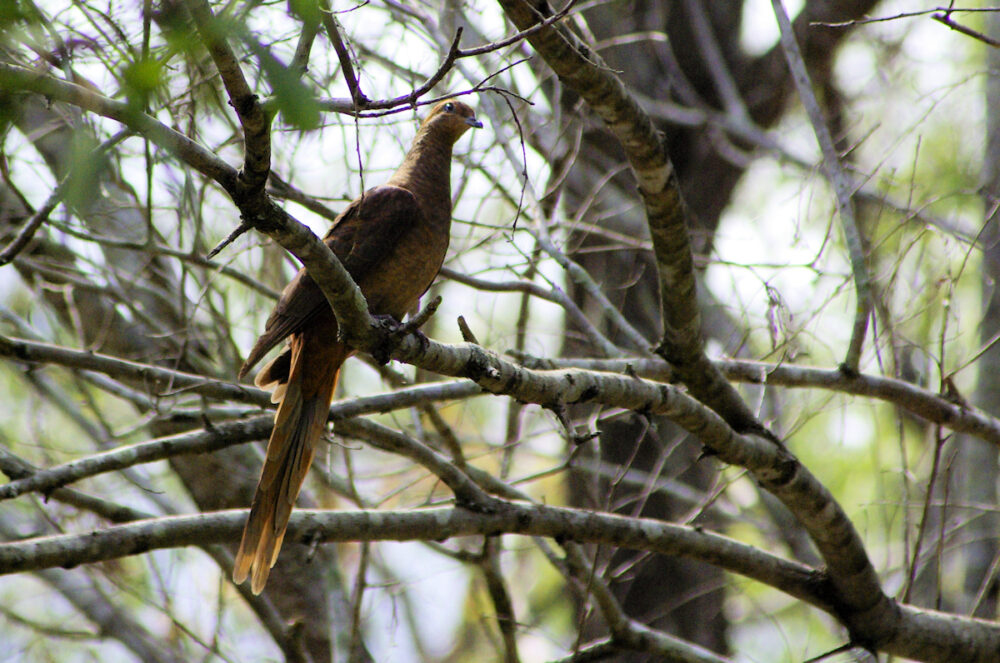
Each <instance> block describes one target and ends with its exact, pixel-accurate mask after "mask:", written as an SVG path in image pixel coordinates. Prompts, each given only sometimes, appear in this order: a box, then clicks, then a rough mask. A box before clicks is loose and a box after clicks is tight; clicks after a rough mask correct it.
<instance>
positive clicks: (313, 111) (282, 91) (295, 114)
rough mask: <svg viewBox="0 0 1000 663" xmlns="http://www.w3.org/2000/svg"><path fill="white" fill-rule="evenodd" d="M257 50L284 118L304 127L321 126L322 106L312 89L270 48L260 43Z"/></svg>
mask: <svg viewBox="0 0 1000 663" xmlns="http://www.w3.org/2000/svg"><path fill="white" fill-rule="evenodd" d="M255 50H256V51H257V54H258V56H259V57H260V64H261V68H262V69H263V71H264V77H265V78H266V79H267V82H268V83H269V84H270V86H271V91H272V92H273V93H274V99H275V102H276V104H277V106H278V111H279V112H280V113H281V116H282V118H283V119H284V121H285V122H286V123H287V124H289V125H291V126H292V127H295V128H296V129H300V130H303V131H306V130H309V129H315V128H316V127H318V126H319V121H320V109H319V103H318V102H317V101H316V96H315V95H314V94H313V92H312V90H310V89H309V87H308V86H307V85H306V84H305V83H303V82H302V79H301V77H300V76H299V75H298V74H297V73H296V72H293V71H291V70H289V69H288V67H287V66H285V64H284V63H282V62H281V61H280V60H278V59H277V58H276V57H274V55H272V54H271V52H270V51H268V50H267V49H266V48H264V47H262V46H258V47H256V48H255Z"/></svg>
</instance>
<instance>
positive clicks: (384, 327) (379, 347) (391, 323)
mask: <svg viewBox="0 0 1000 663" xmlns="http://www.w3.org/2000/svg"><path fill="white" fill-rule="evenodd" d="M440 304H441V298H440V297H435V298H434V299H432V300H431V301H430V302H428V303H427V306H425V307H424V308H423V309H422V310H420V311H419V312H418V313H417V314H416V315H415V316H413V317H411V318H410V319H409V320H407V321H406V322H400V321H399V320H397V319H396V318H394V317H392V316H391V315H382V314H374V315H372V317H373V318H374V319H375V324H376V326H377V328H378V330H379V340H378V343H377V344H376V346H375V348H374V349H372V351H371V355H372V357H374V358H375V361H377V362H379V363H380V364H388V363H389V360H390V359H391V358H392V353H393V351H394V350H395V349H396V348H397V347H399V344H400V343H402V341H403V339H404V338H405V337H406V336H407V335H408V334H413V335H414V336H416V338H417V340H418V341H420V343H421V345H424V346H426V344H427V337H426V336H424V334H423V332H421V331H420V327H421V326H423V324H424V323H426V322H427V321H428V320H430V318H431V316H432V315H434V312H435V311H436V310H437V307H438V306H439V305H440Z"/></svg>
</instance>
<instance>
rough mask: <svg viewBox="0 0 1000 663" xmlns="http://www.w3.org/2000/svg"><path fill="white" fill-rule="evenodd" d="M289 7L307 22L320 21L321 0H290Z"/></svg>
mask: <svg viewBox="0 0 1000 663" xmlns="http://www.w3.org/2000/svg"><path fill="white" fill-rule="evenodd" d="M288 9H289V11H290V12H291V13H292V14H293V15H294V16H297V17H298V18H300V19H302V21H303V22H305V23H309V24H314V25H315V24H316V23H319V20H320V8H319V0H288Z"/></svg>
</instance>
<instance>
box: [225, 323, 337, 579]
mask: <svg viewBox="0 0 1000 663" xmlns="http://www.w3.org/2000/svg"><path fill="white" fill-rule="evenodd" d="M311 336H312V335H310V334H302V335H296V336H295V337H293V338H292V342H291V362H290V371H289V372H288V375H287V382H282V381H281V380H280V377H284V376H280V377H279V378H277V379H276V378H275V375H274V372H273V371H272V370H271V368H272V366H271V365H270V364H269V365H268V366H265V367H264V368H263V369H261V371H260V373H259V374H258V376H257V379H256V380H255V382H256V383H258V386H261V387H273V388H274V394H273V395H272V400H274V401H275V402H277V403H278V411H277V413H276V414H275V415H274V430H273V431H272V432H271V439H270V440H269V441H268V443H267V458H266V459H265V460H264V468H263V470H261V475H260V482H259V483H258V484H257V492H256V493H255V494H254V498H253V504H252V505H251V507H250V515H249V516H248V517H247V522H246V525H245V526H244V528H243V540H242V541H241V542H240V549H239V551H238V552H237V553H236V562H235V564H234V567H233V581H234V582H236V583H237V584H239V583H241V582H243V581H244V580H246V579H247V576H250V577H251V584H250V587H251V589H252V591H253V593H254V594H260V592H261V591H262V590H263V589H264V584H265V583H266V582H267V576H268V574H269V573H270V572H271V567H272V566H274V562H275V560H276V559H277V558H278V551H279V550H280V549H281V542H282V540H283V539H284V538H285V528H286V527H287V526H288V518H289V516H290V515H291V513H292V506H293V505H294V504H295V499H296V498H297V497H298V495H299V490H300V489H301V488H302V483H303V482H304V481H305V478H306V474H307V473H308V472H309V466H310V465H311V464H312V460H313V456H314V455H315V453H316V445H317V442H318V441H319V440H320V438H321V437H322V435H323V429H324V427H325V424H326V419H327V414H328V413H329V410H330V401H331V400H332V398H333V391H334V388H335V387H336V386H337V378H338V376H339V375H340V367H341V365H342V364H343V363H344V360H346V359H347V357H348V356H350V354H351V352H350V351H349V349H348V348H347V346H344V345H342V344H340V343H329V341H326V342H325V343H324V342H322V341H325V340H326V339H315V338H310V337H311ZM317 341H318V342H317ZM275 362H284V365H285V366H289V364H288V358H287V357H285V358H284V359H283V358H282V357H281V356H279V357H278V359H276V360H275ZM272 363H274V362H272Z"/></svg>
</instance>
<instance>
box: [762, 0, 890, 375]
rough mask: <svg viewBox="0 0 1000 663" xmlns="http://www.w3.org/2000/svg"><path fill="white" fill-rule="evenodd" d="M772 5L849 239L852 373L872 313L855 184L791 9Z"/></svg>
mask: <svg viewBox="0 0 1000 663" xmlns="http://www.w3.org/2000/svg"><path fill="white" fill-rule="evenodd" d="M771 6H772V7H773V9H774V15H775V18H777V20H778V27H779V28H780V30H781V46H782V49H783V50H784V52H785V59H786V60H787V61H788V67H789V69H791V72H792V80H793V81H794V82H795V87H796V89H797V90H798V92H799V97H800V98H801V99H802V105H803V106H804V107H805V109H806V114H807V115H808V116H809V121H810V122H811V123H812V127H813V132H814V133H815V134H816V140H817V142H818V143H819V146H820V150H821V151H822V153H823V171H824V173H825V175H826V177H827V179H829V180H830V183H831V184H832V185H833V190H834V192H835V193H836V199H837V211H838V213H839V216H840V221H841V227H842V228H843V230H844V239H845V240H846V242H847V252H848V255H849V256H850V260H851V270H852V272H853V274H854V285H855V289H856V297H857V302H856V311H855V316H854V327H853V330H852V332H851V341H850V345H849V346H848V349H847V354H846V356H845V357H844V363H843V366H844V368H845V370H846V371H848V372H849V373H857V372H858V367H859V365H860V363H861V351H862V348H863V346H864V342H865V336H866V335H867V333H868V321H869V318H870V317H871V310H872V283H871V277H870V276H869V274H868V267H867V265H866V260H865V248H864V241H863V239H862V237H861V231H860V229H859V228H858V225H857V221H856V219H855V215H854V187H853V184H852V183H851V181H850V179H849V178H848V177H847V174H846V173H845V172H844V170H843V168H842V167H841V165H840V157H839V155H838V154H837V150H836V147H835V146H834V144H833V138H832V137H831V136H830V129H829V127H827V124H826V120H825V119H824V117H823V111H822V109H821V108H820V106H819V102H818V101H817V99H816V95H815V94H814V93H813V89H812V82H811V81H810V79H809V73H808V72H807V71H806V65H805V60H803V58H802V53H801V51H800V50H799V44H798V42H797V41H796V39H795V32H794V30H793V29H792V22H791V20H790V19H789V18H788V13H787V12H786V11H785V7H784V5H783V4H782V1H781V0H771Z"/></svg>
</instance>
